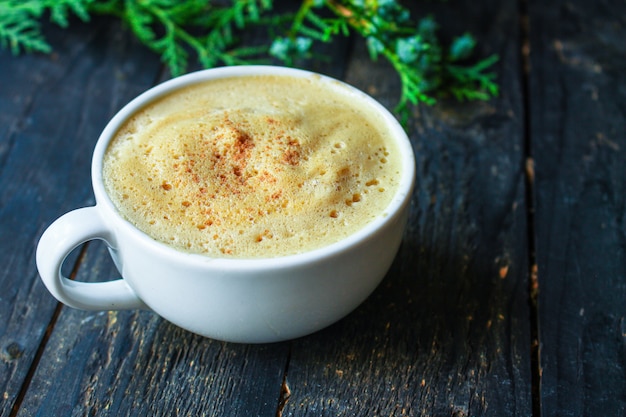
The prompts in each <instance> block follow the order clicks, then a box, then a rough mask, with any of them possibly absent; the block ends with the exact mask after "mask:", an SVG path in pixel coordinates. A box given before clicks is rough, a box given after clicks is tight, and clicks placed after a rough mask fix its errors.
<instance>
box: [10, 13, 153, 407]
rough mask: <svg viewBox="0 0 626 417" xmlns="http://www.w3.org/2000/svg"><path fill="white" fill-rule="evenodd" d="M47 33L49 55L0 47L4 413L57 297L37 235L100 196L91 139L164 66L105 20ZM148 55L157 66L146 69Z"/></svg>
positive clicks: (149, 62)
mask: <svg viewBox="0 0 626 417" xmlns="http://www.w3.org/2000/svg"><path fill="white" fill-rule="evenodd" d="M47 33H48V36H49V37H50V41H51V42H52V43H53V45H54V47H55V53H54V54H52V55H45V56H44V55H26V56H21V57H18V58H15V57H11V56H10V55H9V53H8V51H6V50H3V51H0V61H1V62H2V64H1V65H0V67H1V70H0V89H1V90H2V93H1V94H0V97H1V100H2V101H1V102H0V126H1V127H0V129H1V130H0V133H1V136H0V164H1V165H0V167H1V168H0V169H1V171H0V230H2V239H3V246H2V247H3V250H2V251H1V252H0V263H1V264H2V265H3V268H2V270H1V271H0V284H1V286H2V288H3V292H2V296H1V297H0V315H1V317H2V320H1V321H0V349H1V352H2V353H1V354H0V364H1V367H0V390H1V391H2V393H3V400H2V401H0V414H1V415H8V414H9V411H10V410H11V407H12V406H13V404H14V402H15V400H16V398H17V396H18V395H19V392H20V389H21V387H22V386H23V384H24V379H25V377H26V375H27V374H28V370H29V368H30V366H31V363H32V360H33V358H34V356H35V353H36V351H37V349H38V346H39V344H40V341H41V339H42V336H43V335H44V332H45V330H46V327H47V326H48V323H49V322H50V320H51V317H52V315H53V311H54V309H55V307H56V305H57V304H56V302H55V300H54V299H53V298H52V297H51V296H50V295H49V293H48V292H47V291H46V290H45V288H44V286H43V285H42V284H41V282H40V280H39V277H38V274H37V271H36V267H35V260H34V257H35V256H34V252H35V247H36V243H37V240H38V238H39V235H40V234H41V232H42V231H43V229H44V228H45V226H46V225H47V224H49V223H50V222H51V221H52V220H53V219H54V218H55V217H57V216H59V215H61V214H62V213H63V212H66V211H68V210H70V209H72V208H75V207H78V206H81V205H86V204H93V197H92V193H91V191H90V190H91V186H90V183H89V180H88V178H89V175H90V168H89V167H90V162H91V161H90V154H91V152H92V149H93V145H94V143H95V141H96V139H97V138H98V135H99V133H100V131H101V129H102V127H103V126H104V124H105V123H106V121H107V120H108V118H109V117H110V116H111V114H112V111H114V109H116V108H117V107H118V106H119V105H121V104H122V102H125V101H126V100H127V99H128V98H129V97H132V96H133V95H134V94H135V93H136V92H137V91H138V90H140V89H143V88H144V87H145V86H146V85H150V83H151V82H152V80H153V79H154V78H155V77H156V74H157V73H158V71H159V64H158V60H150V59H149V58H147V57H146V54H145V52H144V50H143V48H138V47H137V46H138V45H136V44H134V43H133V42H129V41H128V40H127V39H125V38H124V36H123V35H120V27H119V26H113V27H110V26H109V25H108V22H104V21H94V22H93V23H92V24H91V25H90V26H89V27H87V26H86V25H76V27H75V29H74V30H73V31H72V32H64V31H61V30H58V29H55V28H51V29H50V30H49V31H48V32H47ZM129 56H132V57H134V58H135V59H136V60H137V61H135V62H136V63H137V64H132V63H130V64H129V60H128V57H129ZM144 59H145V61H144V63H143V64H142V65H147V66H150V65H152V66H153V70H152V71H146V70H145V69H143V68H142V69H141V70H140V69H139V65H138V64H139V62H141V60H144ZM150 73H151V74H150Z"/></svg>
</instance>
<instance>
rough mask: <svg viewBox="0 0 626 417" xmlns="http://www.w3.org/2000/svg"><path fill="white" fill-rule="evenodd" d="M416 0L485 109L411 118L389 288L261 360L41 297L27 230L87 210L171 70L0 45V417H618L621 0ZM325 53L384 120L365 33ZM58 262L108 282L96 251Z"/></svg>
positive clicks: (138, 318)
mask: <svg viewBox="0 0 626 417" xmlns="http://www.w3.org/2000/svg"><path fill="white" fill-rule="evenodd" d="M477 3H479V4H477ZM421 7H428V8H429V9H428V11H432V12H434V13H435V16H436V18H437V20H438V21H439V22H440V23H441V24H442V33H443V34H448V35H458V34H460V33H462V32H463V31H464V30H469V31H471V32H472V33H473V34H474V35H476V37H477V38H478V41H479V46H480V50H479V54H480V55H482V56H487V55H488V54H491V53H497V54H498V55H499V56H500V58H501V59H500V61H499V63H498V64H497V66H496V68H495V70H496V71H497V72H498V74H499V78H498V81H499V84H500V85H501V94H500V96H499V97H498V98H497V99H493V100H491V101H489V102H484V103H456V102H454V101H448V100H441V101H440V102H439V103H438V104H437V105H436V106H434V107H430V108H429V107H420V108H418V109H416V110H415V112H414V117H412V118H411V120H410V122H409V125H408V128H407V130H408V132H409V134H410V137H411V140H412V143H413V145H414V149H415V152H416V155H417V171H418V181H417V186H416V189H415V194H414V196H413V199H412V206H411V212H410V219H409V224H408V227H407V230H406V234H405V238H404V242H403V245H402V247H401V249H400V252H399V254H398V257H397V259H396V261H395V263H394V264H393V266H392V268H391V270H390V272H389V274H388V275H387V276H386V278H385V280H384V281H383V283H382V284H381V285H380V287H379V288H378V289H377V290H376V291H375V292H374V294H373V295H372V296H371V297H370V298H369V299H368V300H367V301H366V302H365V303H364V304H362V305H361V306H360V307H359V308H358V309H357V310H356V311H354V312H353V313H352V314H351V315H349V316H348V317H347V318H345V319H343V320H342V321H340V322H338V323H337V324H335V325H332V326H331V327H329V328H327V329H324V330H322V331H320V332H318V333H316V334H313V335H311V336H307V337H303V338H300V339H298V340H293V341H289V342H284V343H276V344H268V345H240V344H229V343H223V342H218V341H214V340H209V339H205V338H202V337H198V336H195V335H193V334H191V333H188V332H185V331H183V330H181V329H179V328H177V327H175V326H173V325H171V324H169V323H168V322H166V321H164V320H162V319H160V318H159V317H157V316H156V315H154V314H152V313H150V312H137V311H123V312H100V313H93V312H85V311H79V310H74V309H70V308H67V307H64V306H62V305H59V304H58V303H57V302H56V301H55V300H54V299H53V297H52V296H51V295H50V294H49V293H48V292H47V290H46V289H45V288H44V286H43V285H42V283H41V281H40V279H39V277H38V273H37V270H36V267H35V260H34V253H35V247H36V244H37V241H38V239H39V236H40V235H41V233H42V232H43V230H44V229H45V228H46V227H47V225H48V224H50V223H51V222H52V221H53V220H54V219H55V218H56V217H58V216H59V215H61V214H63V213H65V212H67V211H69V210H71V209H73V208H77V207H80V206H85V205H92V204H93V203H94V200H93V195H92V191H91V185H90V178H89V175H90V168H89V167H90V157H91V152H92V149H93V146H94V143H95V141H96V139H97V138H98V135H99V133H100V131H101V130H102V128H103V127H104V125H105V123H106V122H107V121H108V120H109V119H110V117H111V116H112V115H113V114H114V113H115V112H116V111H117V110H118V109H119V108H120V107H122V106H123V105H124V104H125V103H126V102H127V101H129V100H130V99H131V98H133V97H134V96H136V95H138V94H139V93H141V92H142V91H144V90H146V89H147V88H149V87H150V86H152V85H154V84H155V83H157V82H159V81H161V80H164V79H166V78H168V75H167V73H166V72H165V71H164V69H163V67H162V65H161V64H160V63H159V61H158V58H157V57H155V56H154V55H152V53H150V52H149V51H147V50H146V49H144V48H143V47H142V46H141V45H139V44H138V43H137V42H136V41H135V40H134V39H133V37H132V36H131V34H130V33H129V32H128V31H127V30H126V29H124V28H123V27H122V26H121V25H120V24H119V23H117V22H115V21H112V20H109V19H103V18H102V19H94V20H93V21H92V23H91V24H89V25H86V24H82V23H80V22H72V25H71V28H70V29H68V30H61V29H58V28H56V27H52V26H50V27H47V28H46V35H47V36H48V38H49V40H50V41H51V43H52V44H53V46H54V50H55V52H54V53H53V54H52V55H24V56H20V57H17V58H15V57H12V56H11V55H10V54H9V53H8V51H6V50H3V51H1V52H0V236H1V238H0V244H1V245H2V250H1V251H0V265H2V269H1V271H0V288H2V292H1V293H0V392H1V393H2V397H1V398H0V414H1V415H2V416H34V415H37V416H48V415H50V416H64V415H81V416H82V415H90V416H118V415H136V416H148V415H150V416H175V415H180V416H200V415H207V416H208V415H210V416H455V417H462V416H533V417H539V416H625V415H626V135H625V132H626V77H625V74H626V42H625V40H626V3H625V2H624V1H618V0H614V1H609V0H602V1H596V2H590V1H587V2H585V1H584V0H568V1H566V0H557V1H552V2H544V1H539V0H529V1H526V0H519V1H514V0H503V1H496V0H493V1H483V2H472V1H458V2H457V1H454V2H444V3H441V4H440V3H437V2H434V3H429V2H425V3H424V5H420V6H418V7H417V9H419V10H421V11H422V12H425V11H423V10H422V9H421ZM334 48H335V49H334V50H333V51H331V52H332V54H333V59H332V60H331V61H330V62H326V63H321V64H320V63H311V65H310V67H309V69H313V70H317V71H320V72H323V73H326V74H328V75H331V76H334V77H337V78H340V79H343V80H346V81H348V82H349V83H352V84H354V85H356V86H357V87H360V88H362V89H364V90H365V91H368V92H370V93H371V94H372V95H374V96H375V97H376V98H378V99H379V100H380V101H381V102H382V103H383V104H385V105H386V106H388V107H390V108H391V107H393V106H394V104H395V102H396V100H397V98H398V87H399V83H398V79H397V78H396V77H395V75H394V73H393V71H391V70H390V68H389V67H388V66H387V65H386V64H384V63H382V62H381V63H377V64H375V65H374V64H370V62H369V59H368V57H367V53H366V51H365V49H364V48H363V46H362V43H361V42H360V41H358V40H346V42H345V43H341V44H337V45H335V46H334ZM66 267H67V273H68V274H71V275H72V276H73V277H74V278H75V279H77V280H86V281H90V280H92V281H101V280H106V279H113V278H115V277H116V276H117V272H116V271H115V269H114V267H113V266H112V262H111V261H110V259H109V256H108V254H107V253H106V248H105V247H104V246H103V245H101V244H98V243H89V244H88V245H86V246H84V247H82V248H80V250H77V251H76V252H75V253H73V254H72V256H71V257H70V259H69V260H68V261H67V262H66Z"/></svg>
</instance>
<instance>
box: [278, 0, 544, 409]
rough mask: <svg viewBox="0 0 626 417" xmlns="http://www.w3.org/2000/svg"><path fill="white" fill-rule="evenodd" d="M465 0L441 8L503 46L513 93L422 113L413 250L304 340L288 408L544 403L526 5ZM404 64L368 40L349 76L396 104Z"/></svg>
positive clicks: (296, 355) (505, 80)
mask: <svg viewBox="0 0 626 417" xmlns="http://www.w3.org/2000/svg"><path fill="white" fill-rule="evenodd" d="M461 3H463V4H460V5H459V4H458V3H457V2H455V7H454V8H452V7H450V3H445V4H444V6H440V5H438V6H437V7H440V8H439V9H438V11H439V12H440V13H439V14H436V15H435V16H436V17H437V20H438V21H439V22H442V25H444V28H443V30H449V31H455V32H456V33H457V34H459V31H461V32H463V31H465V30H467V29H469V30H471V31H472V32H474V33H475V34H476V35H477V36H478V37H479V43H480V44H481V45H482V46H483V47H484V49H482V50H481V53H483V54H487V53H494V52H495V53H498V54H499V55H500V57H501V63H500V64H499V66H498V67H497V71H498V72H499V73H500V79H499V81H500V84H501V85H502V89H503V91H502V94H501V97H500V98H499V99H497V100H493V101H491V102H489V103H471V104H456V103H452V102H445V101H444V102H441V103H440V104H439V105H437V106H436V107H434V108H432V109H423V110H422V111H421V112H419V113H417V114H416V117H415V119H414V120H413V121H412V125H411V127H410V134H411V139H412V141H413V144H414V148H415V151H416V154H417V172H418V179H417V188H416V191H415V195H414V197H413V204H412V208H411V214H410V220H409V225H408V230H407V232H406V235H405V239H404V243H403V246H402V247H401V250H400V254H399V256H398V257H397V259H396V261H395V263H394V265H393V267H392V269H391V271H390V273H389V274H388V276H387V277H386V278H385V280H384V281H383V283H382V285H381V287H380V288H379V289H377V291H375V293H374V294H373V295H372V296H371V297H370V298H369V299H368V300H367V301H366V302H365V303H364V304H363V305H362V306H361V307H359V308H358V309H357V310H356V311H355V312H354V313H353V314H351V315H350V316H349V317H347V318H346V319H344V320H343V321H341V322H339V323H337V324H336V325H334V326H331V327H330V328H328V329H326V330H324V331H322V332H320V333H318V334H316V335H312V336H310V337H307V338H303V339H300V340H297V341H295V342H294V344H293V348H292V352H291V360H290V362H289V367H288V370H287V385H288V387H289V390H290V397H289V398H288V400H287V403H286V405H285V407H284V409H283V415H285V416H287V415H289V416H304V415H307V416H308V415H310V416H352V415H381V416H382V415H397V416H400V415H424V416H440V415H441V416H443V415H447V416H481V415H490V416H528V415H531V414H532V400H531V370H530V343H531V336H530V327H529V316H530V315H529V303H528V253H527V243H528V237H527V222H526V216H527V214H526V207H525V205H526V204H525V185H524V184H525V182H524V181H525V180H524V170H523V166H524V136H523V129H524V126H523V123H524V114H523V106H522V97H521V93H522V92H521V86H520V80H521V75H520V68H521V67H520V63H519V45H520V43H519V33H518V20H517V16H518V13H517V4H516V2H514V1H505V2H495V1H494V2H484V4H482V5H481V4H476V3H475V2H461ZM391 74H392V72H391V70H390V68H388V67H386V66H385V65H382V64H381V65H376V66H371V65H370V64H369V63H368V58H367V54H366V52H365V51H364V50H363V49H359V50H357V51H355V55H354V56H353V58H352V59H351V62H350V67H349V69H348V71H347V77H346V78H347V80H348V81H349V82H351V83H353V84H355V85H357V86H359V87H361V88H363V89H364V90H366V91H370V92H371V93H373V94H374V95H375V96H376V97H378V98H379V99H380V100H381V101H382V102H383V103H384V104H386V105H388V106H390V107H391V106H393V105H394V103H395V100H396V98H397V95H396V94H397V91H398V84H397V82H396V81H395V80H394V78H393V77H392V75H391Z"/></svg>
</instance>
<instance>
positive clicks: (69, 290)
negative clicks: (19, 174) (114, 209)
mask: <svg viewBox="0 0 626 417" xmlns="http://www.w3.org/2000/svg"><path fill="white" fill-rule="evenodd" d="M94 239H101V240H103V241H104V242H105V243H106V244H107V245H108V246H110V247H111V246H112V245H111V243H110V242H111V240H112V233H111V232H110V230H109V229H108V228H107V226H106V225H105V224H104V222H103V221H102V218H101V217H100V214H99V212H98V210H97V209H96V207H85V208H80V209H77V210H74V211H71V212H69V213H67V214H65V215H63V216H61V217H60V218H58V219H57V220H55V221H54V223H52V224H51V225H50V226H49V227H48V228H47V229H46V231H45V232H44V233H43V235H42V236H41V239H40V240H39V244H38V246H37V268H38V269H39V275H40V276H41V279H42V281H43V283H44V284H45V286H46V287H47V288H48V291H50V293H52V295H53V296H54V297H55V298H56V299H57V300H59V301H61V302H62V303H64V304H66V305H68V306H70V307H74V308H78V309H82V310H92V311H94V310H131V309H149V308H148V307H147V306H146V305H145V304H144V302H143V301H141V299H140V298H139V297H138V296H137V295H136V294H135V292H134V291H133V290H132V289H131V288H130V287H129V286H128V284H127V283H126V281H124V279H117V280H114V281H106V282H79V281H73V280H70V279H68V278H67V277H65V276H63V274H62V273H61V266H62V265H63V262H64V261H65V258H66V257H67V256H68V255H69V254H70V252H71V251H72V250H73V249H75V248H76V247H77V246H79V245H81V244H82V243H85V242H87V241H89V240H94Z"/></svg>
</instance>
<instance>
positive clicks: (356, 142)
mask: <svg viewBox="0 0 626 417" xmlns="http://www.w3.org/2000/svg"><path fill="white" fill-rule="evenodd" d="M401 170H402V167H401V162H400V155H399V151H398V148H397V146H396V144H395V141H394V139H393V137H392V134H391V133H390V131H389V128H388V127H386V123H385V122H384V121H383V119H382V117H381V116H380V114H379V112H378V111H377V110H375V109H374V108H373V107H372V106H371V104H369V102H367V101H365V100H363V99H362V98H358V97H357V96H355V95H354V94H353V93H352V92H350V91H348V90H347V88H345V87H344V86H342V85H341V84H339V83H334V82H328V81H325V80H321V79H319V78H318V77H307V78H299V77H291V76H265V75H263V76H243V77H230V78H223V79H216V80H210V81H204V82H202V83H199V84H194V85H191V86H187V87H185V88H183V89H180V90H176V91H174V92H172V93H169V94H168V95H166V96H164V97H162V98H160V99H159V100H157V101H155V102H153V103H150V104H149V105H147V106H145V107H144V108H142V109H141V110H139V111H138V112H137V113H136V114H135V115H134V116H133V117H132V118H131V119H129V120H128V121H127V122H126V123H125V124H124V125H123V126H122V128H120V129H119V131H118V132H117V133H116V135H115V138H114V139H113V140H112V141H111V143H110V144H109V146H108V149H107V151H106V154H105V157H104V165H103V180H104V185H105V188H106V190H107V193H108V195H109V196H110V198H111V200H112V201H113V203H114V205H115V206H116V208H117V209H118V211H119V212H120V213H121V215H122V216H123V217H124V218H126V219H127V220H128V221H129V222H131V223H132V224H134V225H135V226H136V227H137V228H139V229H140V230H142V231H144V232H145V233H146V234H148V235H150V236H151V237H152V238H154V239H156V240H158V241H161V242H164V243H166V244H168V245H170V246H173V247H175V248H177V249H180V250H183V251H188V252H192V253H200V254H205V255H207V256H210V257H235V258H267V257H276V256H284V255H290V254H295V253H301V252H305V251H309V250H312V249H316V248H320V247H323V246H326V245H328V244H331V243H334V242H336V241H338V240H340V239H343V238H345V237H347V236H349V235H350V234H352V233H354V232H356V231H358V230H359V229H361V228H363V227H364V226H365V225H366V224H368V223H369V222H371V221H372V220H373V219H375V218H377V217H379V216H383V215H385V209H386V207H387V206H388V205H389V203H390V201H391V199H392V197H393V196H394V194H395V193H396V190H397V188H398V182H399V181H400V177H401V174H400V171H401Z"/></svg>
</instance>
